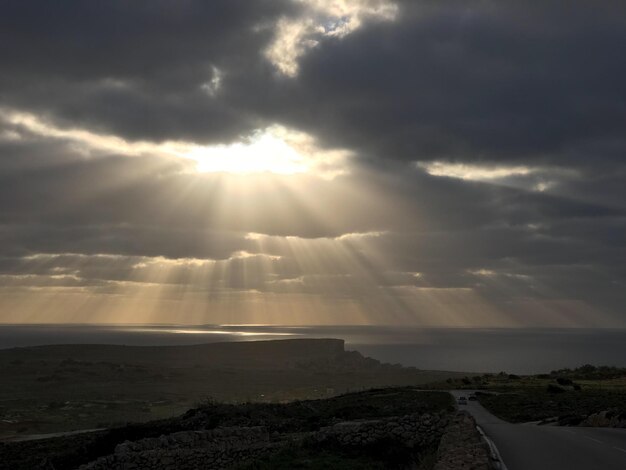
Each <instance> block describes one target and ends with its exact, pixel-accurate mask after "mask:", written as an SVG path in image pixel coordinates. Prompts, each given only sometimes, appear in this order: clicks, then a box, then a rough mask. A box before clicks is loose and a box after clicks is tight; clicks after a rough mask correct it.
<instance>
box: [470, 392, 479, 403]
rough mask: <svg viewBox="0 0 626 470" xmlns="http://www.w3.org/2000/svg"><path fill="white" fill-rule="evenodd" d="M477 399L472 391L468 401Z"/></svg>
mask: <svg viewBox="0 0 626 470" xmlns="http://www.w3.org/2000/svg"><path fill="white" fill-rule="evenodd" d="M476 400H478V398H476V395H474V394H473V393H472V394H471V395H470V396H469V401H476Z"/></svg>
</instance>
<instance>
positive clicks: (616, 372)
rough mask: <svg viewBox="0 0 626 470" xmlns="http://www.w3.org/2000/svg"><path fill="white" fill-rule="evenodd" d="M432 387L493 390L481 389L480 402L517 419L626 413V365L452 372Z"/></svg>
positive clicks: (567, 421) (568, 419)
mask: <svg viewBox="0 0 626 470" xmlns="http://www.w3.org/2000/svg"><path fill="white" fill-rule="evenodd" d="M432 387H437V388H448V389H476V390H481V391H484V392H492V393H478V394H477V396H478V399H479V400H480V403H481V404H483V405H484V406H485V407H486V408H487V409H488V410H489V411H491V412H492V413H494V414H495V415H496V416H498V417H500V418H502V419H504V420H507V421H511V422H527V421H543V420H553V421H555V422H557V423H560V424H564V425H576V424H579V423H580V422H581V421H582V420H583V419H585V418H586V417H588V416H589V415H591V414H594V413H598V412H600V411H604V410H612V411H613V413H616V414H617V415H621V414H624V415H626V369H623V368H617V367H607V366H601V367H595V366H592V365H588V364H587V365H584V366H581V367H578V368H576V369H560V370H555V371H552V372H550V373H549V374H538V375H522V376H519V375H514V374H507V373H506V372H500V373H498V374H483V375H477V376H474V377H461V378H449V379H447V380H446V381H445V382H440V383H437V384H436V385H432Z"/></svg>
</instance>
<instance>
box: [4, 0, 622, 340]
mask: <svg viewBox="0 0 626 470" xmlns="http://www.w3.org/2000/svg"><path fill="white" fill-rule="evenodd" d="M624 47H626V3H624V2H623V1H612V0H607V1H603V2H585V1H577V0H574V1H565V0H561V1H557V0H545V1H542V2H528V1H506V2H503V1H496V0H464V1H454V0H450V1H441V0H406V1H404V0H396V1H394V0H310V1H301V0H257V1H251V0H213V1H211V2H206V1H204V0H179V1H164V0H151V1H147V0H135V1H132V2H128V1H126V0H109V1H106V2H85V1H78V0H66V1H63V2H50V1H49V0H25V1H10V0H6V1H4V0H0V323H56V322H58V323H175V324H291V325H307V324H311V325H340V324H341V325H350V324H353V325H395V326H398V325H399V326H401V325H411V326H437V327H439V326H443V327H446V326H454V327H598V328H617V327H625V326H626V311H625V310H624V305H625V303H626V302H625V301H626V184H625V182H626V153H625V152H626V132H625V131H626V59H625V56H624Z"/></svg>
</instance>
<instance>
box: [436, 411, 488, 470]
mask: <svg viewBox="0 0 626 470" xmlns="http://www.w3.org/2000/svg"><path fill="white" fill-rule="evenodd" d="M494 468H495V467H494V465H493V462H492V460H491V453H490V450H489V446H488V445H487V443H486V442H485V441H484V439H483V437H482V436H481V434H480V433H479V432H478V429H477V428H476V421H474V418H472V417H471V416H470V415H469V414H468V413H467V412H465V411H459V412H457V413H456V414H455V415H453V417H452V418H451V419H450V422H449V424H448V426H447V427H446V429H445V430H444V433H443V435H442V437H441V441H440V442H439V448H438V449H437V463H436V464H435V467H434V470H462V469H463V470H492V469H494Z"/></svg>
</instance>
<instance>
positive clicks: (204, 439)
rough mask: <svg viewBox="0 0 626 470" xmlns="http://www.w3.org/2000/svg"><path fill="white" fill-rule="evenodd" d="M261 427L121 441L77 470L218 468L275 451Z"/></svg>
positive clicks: (183, 433) (275, 447)
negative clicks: (112, 451)
mask: <svg viewBox="0 0 626 470" xmlns="http://www.w3.org/2000/svg"><path fill="white" fill-rule="evenodd" d="M280 446H281V443H272V442H270V441H269V436H268V433H267V430H266V429H265V428H264V427H260V426H259V427H249V428H244V427H236V428H220V429H215V430H211V431H189V432H177V433H173V434H169V435H167V436H161V437H158V438H149V439H141V440H139V441H135V442H124V443H123V444H119V445H118V446H117V447H116V448H115V452H114V453H113V454H111V455H107V456H105V457H101V458H99V459H97V460H95V461H93V462H91V463H89V464H87V465H83V466H81V467H80V469H79V470H140V469H141V470H143V469H146V470H147V469H154V470H169V469H171V470H196V469H199V468H213V469H221V468H227V467H229V466H231V465H234V464H235V463H241V462H245V461H250V460H253V459H256V458H258V457H260V456H262V455H266V454H268V453H270V452H273V451H276V450H277V449H279V448H280Z"/></svg>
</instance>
